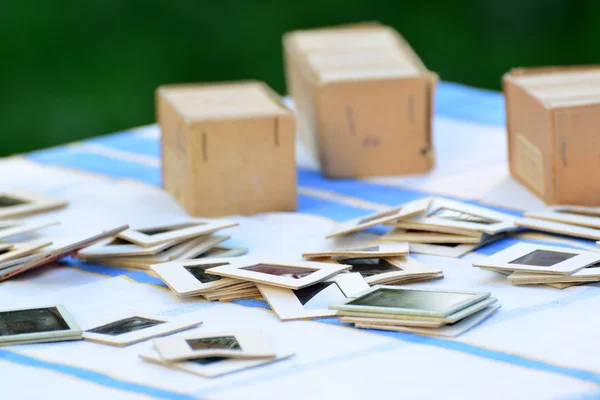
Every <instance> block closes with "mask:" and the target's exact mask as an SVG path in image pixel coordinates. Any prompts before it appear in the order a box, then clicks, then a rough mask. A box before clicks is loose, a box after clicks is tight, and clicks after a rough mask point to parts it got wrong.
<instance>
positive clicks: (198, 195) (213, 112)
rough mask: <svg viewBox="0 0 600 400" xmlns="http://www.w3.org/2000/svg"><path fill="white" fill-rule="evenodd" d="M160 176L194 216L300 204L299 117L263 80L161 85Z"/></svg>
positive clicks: (289, 207) (245, 212)
mask: <svg viewBox="0 0 600 400" xmlns="http://www.w3.org/2000/svg"><path fill="white" fill-rule="evenodd" d="M156 107H157V118H158V122H159V124H160V128H161V131H162V140H161V145H162V172H163V183H164V187H165V189H166V190H167V192H169V193H171V194H172V195H173V196H174V197H175V198H176V199H177V200H178V201H179V202H180V203H181V204H182V206H183V208H184V209H185V210H186V211H187V212H188V213H189V214H191V215H194V216H204V217H217V216H224V215H233V214H241V215H248V214H254V213H260V212H268V211H293V210H295V209H296V162H295V141H294V140H295V121H294V116H293V114H292V113H291V111H290V110H289V109H288V108H287V107H286V106H285V105H284V104H283V103H282V101H281V99H280V98H279V96H278V95H277V94H276V93H275V92H273V91H272V90H271V89H270V88H269V87H268V86H267V85H266V84H264V83H262V82H255V81H244V82H231V83H220V84H205V85H204V84H198V85H167V86H161V87H159V88H158V89H157V91H156Z"/></svg>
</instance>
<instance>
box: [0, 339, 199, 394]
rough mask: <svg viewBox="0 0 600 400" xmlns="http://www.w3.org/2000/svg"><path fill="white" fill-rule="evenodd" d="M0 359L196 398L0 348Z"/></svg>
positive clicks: (144, 390) (112, 384) (143, 391)
mask: <svg viewBox="0 0 600 400" xmlns="http://www.w3.org/2000/svg"><path fill="white" fill-rule="evenodd" d="M0 360H4V361H8V362H11V363H13V364H19V365H23V366H26V367H33V368H40V369H46V370H50V371H54V372H58V373H61V374H63V375H67V376H71V377H74V378H77V379H80V380H82V381H86V382H90V383H95V384H98V385H101V386H104V387H108V388H112V389H118V390H122V391H125V392H131V393H136V394H141V395H145V396H150V397H153V398H156V399H176V400H192V399H194V400H197V399H198V397H193V396H189V395H186V394H182V393H176V392H171V391H169V390H164V389H159V388H154V387H151V386H146V385H142V384H138V383H133V382H128V381H124V380H121V379H117V378H113V377H111V376H108V375H105V374H103V373H100V372H95V371H91V370H87V369H85V368H80V367H74V366H71V365H65V364H61V363H57V362H51V361H44V360H40V359H37V358H35V357H31V356H28V355H24V354H20V353H15V352H13V351H10V350H2V349H0Z"/></svg>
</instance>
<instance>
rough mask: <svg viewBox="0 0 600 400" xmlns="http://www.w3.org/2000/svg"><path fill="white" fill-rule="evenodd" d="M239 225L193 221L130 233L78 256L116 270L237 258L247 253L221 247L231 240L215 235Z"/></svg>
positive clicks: (121, 234)
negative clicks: (180, 261) (190, 260)
mask: <svg viewBox="0 0 600 400" xmlns="http://www.w3.org/2000/svg"><path fill="white" fill-rule="evenodd" d="M235 225H237V223H235V222H231V221H226V220H199V219H196V220H193V221H191V222H184V223H175V224H170V225H161V226H151V227H144V228H138V229H128V230H127V231H124V232H121V233H120V234H119V235H118V236H115V237H112V238H109V239H107V240H105V241H103V242H100V243H98V244H96V245H95V246H92V247H89V248H87V249H85V250H82V251H80V252H79V253H78V257H79V258H82V259H85V260H86V261H88V262H93V263H96V264H103V265H108V266H113V267H124V268H138V269H149V268H150V266H151V265H154V264H159V263H165V262H169V261H173V260H188V259H194V258H201V257H235V256H239V255H243V254H245V253H246V252H247V250H246V249H232V248H223V247H218V245H219V244H220V243H222V242H224V241H226V240H228V239H229V236H221V235H213V233H214V232H217V231H220V230H222V229H225V228H230V227H233V226H235Z"/></svg>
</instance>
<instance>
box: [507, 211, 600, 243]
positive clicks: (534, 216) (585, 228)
mask: <svg viewBox="0 0 600 400" xmlns="http://www.w3.org/2000/svg"><path fill="white" fill-rule="evenodd" d="M517 225H519V226H522V227H524V228H529V229H535V230H538V231H542V232H550V233H558V234H560V235H567V236H573V237H578V238H583V239H592V240H600V207H584V206H552V207H547V208H545V209H543V210H539V211H531V212H526V213H525V218H521V219H519V220H517ZM597 243H598V244H600V242H597Z"/></svg>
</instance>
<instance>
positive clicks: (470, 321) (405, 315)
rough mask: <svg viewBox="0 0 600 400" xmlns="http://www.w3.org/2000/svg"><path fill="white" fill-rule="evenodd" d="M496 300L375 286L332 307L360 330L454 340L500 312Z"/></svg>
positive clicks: (475, 294) (455, 292) (461, 293)
mask: <svg viewBox="0 0 600 400" xmlns="http://www.w3.org/2000/svg"><path fill="white" fill-rule="evenodd" d="M496 301H497V300H496V299H495V298H492V297H490V294H489V293H486V292H471V291H458V290H444V289H435V290H427V289H405V288H399V287H396V286H375V287H372V288H371V289H369V290H367V291H365V292H362V293H359V294H358V295H356V296H354V297H352V298H349V299H347V300H346V301H345V302H343V303H339V304H336V305H333V306H331V307H330V308H332V309H334V310H337V313H338V316H339V317H340V320H341V321H342V322H346V323H351V324H354V325H355V326H356V327H357V328H366V329H380V330H387V331H399V332H413V333H419V334H422V335H429V336H447V337H454V336H458V335H460V334H462V333H464V332H466V331H467V330H469V329H471V328H473V327H474V326H476V325H478V324H479V323H481V322H482V321H483V320H485V319H486V318H488V317H489V316H490V315H492V314H493V313H494V312H495V311H496V310H498V308H500V305H499V304H497V302H496Z"/></svg>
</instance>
